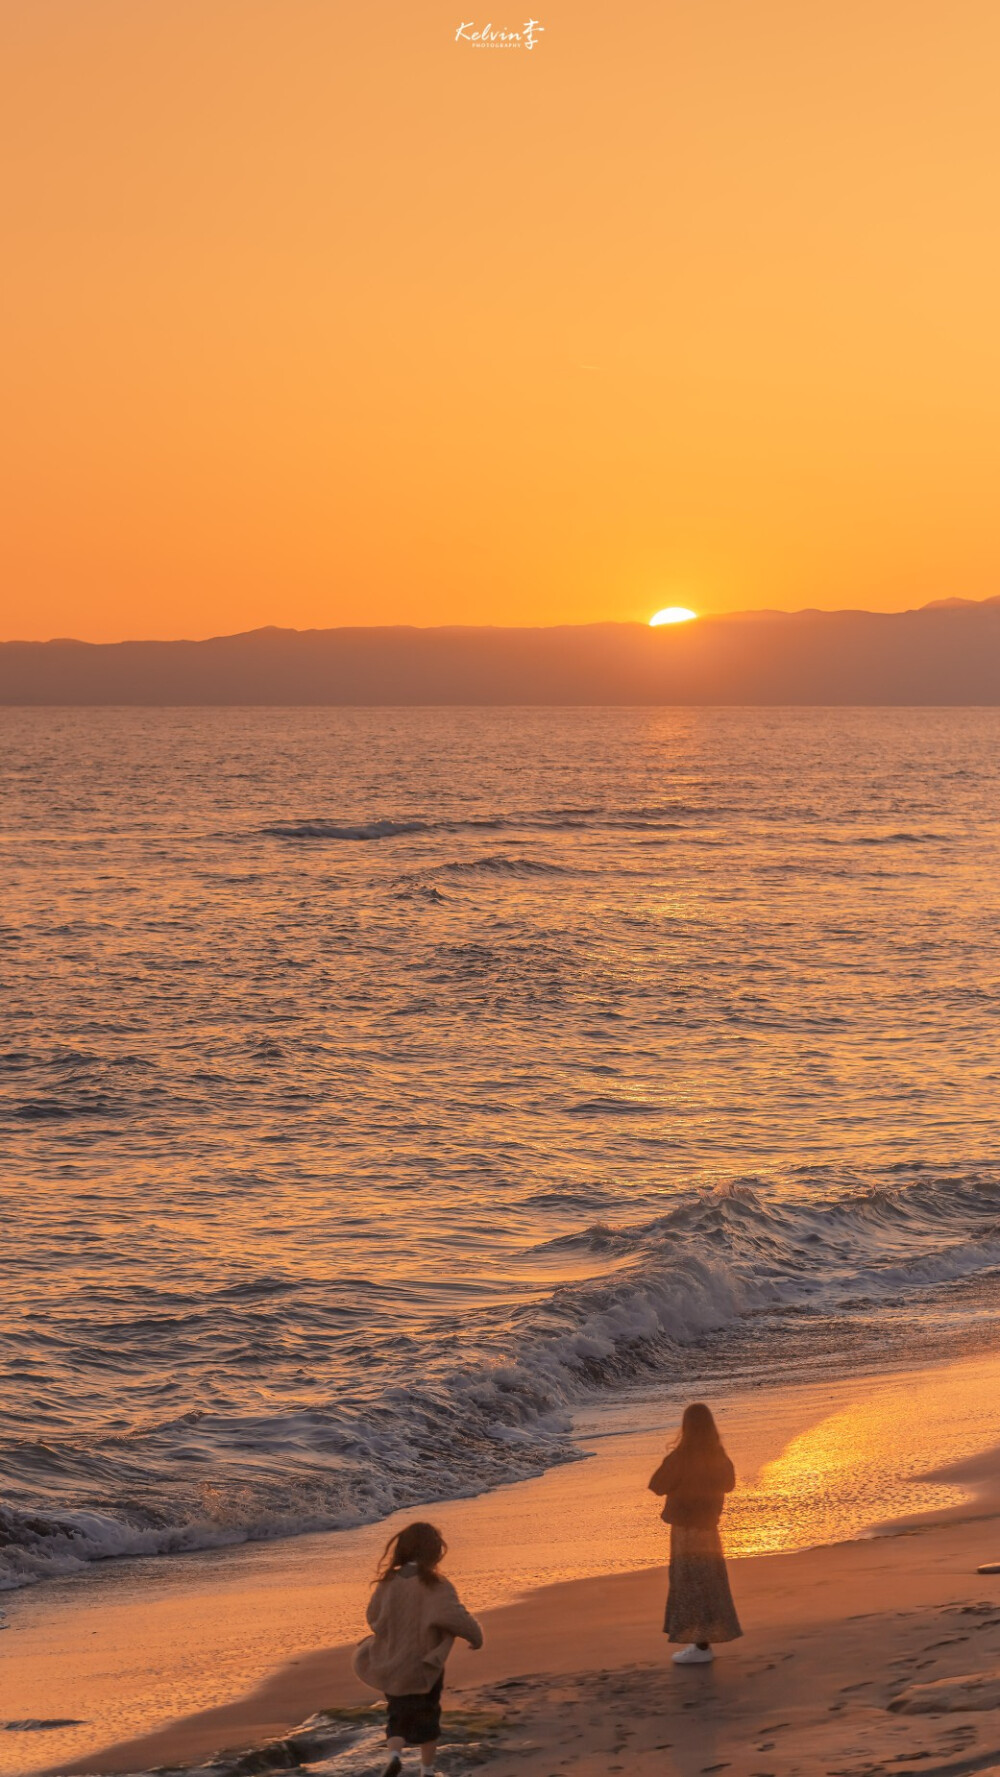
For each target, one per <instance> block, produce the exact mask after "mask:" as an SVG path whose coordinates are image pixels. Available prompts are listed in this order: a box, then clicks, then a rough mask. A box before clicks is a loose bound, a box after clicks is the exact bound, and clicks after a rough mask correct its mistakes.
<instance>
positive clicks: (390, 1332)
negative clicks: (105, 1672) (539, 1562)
mask: <svg viewBox="0 0 1000 1777" xmlns="http://www.w3.org/2000/svg"><path fill="white" fill-rule="evenodd" d="M0 747H2V758H0V771H2V797H3V802H2V831H0V844H2V859H3V881H4V894H3V904H2V910H0V957H2V971H3V1010H2V1035H0V1143H2V1222H3V1227H2V1245H0V1274H2V1278H0V1281H2V1300H3V1315H2V1333H3V1344H2V1366H0V1376H2V1400H3V1412H2V1418H0V1585H6V1586H19V1585H22V1584H25V1583H28V1582H30V1581H33V1580H37V1579H41V1578H44V1577H46V1576H48V1575H53V1574H60V1573H67V1572H74V1571H75V1572H79V1571H83V1570H84V1568H85V1564H86V1563H87V1562H89V1561H92V1560H94V1559H97V1558H101V1557H106V1556H109V1555H114V1554H139V1553H153V1552H162V1553H169V1552H171V1551H173V1550H181V1549H187V1548H193V1547H207V1546H212V1545H213V1544H220V1543H226V1542H233V1541H240V1540H243V1539H246V1538H256V1537H266V1536H278V1535H284V1534H291V1533H293V1532H295V1531H301V1530H304V1529H310V1528H313V1529H315V1528H322V1527H338V1526H348V1525H356V1524H359V1523H365V1522H371V1521H373V1520H374V1519H377V1518H379V1517H381V1516H384V1515H385V1514H387V1513H388V1512H390V1511H392V1510H395V1509H397V1508H400V1507H406V1506H407V1505H408V1504H410V1503H411V1502H417V1501H428V1500H435V1499H447V1498H454V1497H457V1496H460V1495H467V1494H469V1493H472V1492H476V1491H481V1490H483V1489H487V1488H490V1487H494V1486H497V1485H500V1484H503V1483H505V1482H508V1481H511V1480H516V1479H518V1478H520V1477H524V1476H527V1475H530V1474H536V1473H538V1472H540V1471H542V1470H543V1469H545V1468H546V1467H547V1466H550V1465H552V1464H554V1463H557V1462H559V1461H562V1460H565V1459H567V1458H569V1457H571V1456H572V1455H573V1454H575V1450H576V1447H575V1446H574V1444H573V1443H572V1441H571V1438H570V1431H571V1426H572V1415H573V1412H574V1410H575V1409H579V1408H580V1407H581V1406H583V1405H586V1406H587V1408H588V1411H593V1410H594V1408H595V1407H599V1405H600V1403H601V1402H602V1401H603V1400H613V1401H614V1403H615V1411H616V1413H617V1414H618V1415H619V1417H620V1416H621V1413H622V1411H623V1404H624V1409H625V1410H626V1412H627V1405H628V1399H629V1391H630V1390H636V1389H640V1388H641V1389H645V1390H647V1391H648V1389H649V1388H650V1387H651V1386H653V1387H659V1386H663V1387H670V1388H671V1389H673V1390H675V1391H676V1390H678V1389H683V1390H687V1389H691V1390H695V1389H699V1390H700V1389H701V1388H709V1387H712V1386H716V1387H718V1386H721V1385H722V1383H723V1382H724V1383H725V1385H726V1386H730V1385H731V1384H732V1383H733V1382H734V1381H738V1380H739V1378H740V1377H744V1378H746V1377H750V1378H753V1379H756V1380H760V1379H762V1378H764V1379H766V1378H767V1377H768V1376H777V1375H782V1376H788V1375H793V1374H796V1373H798V1374H802V1375H808V1376H814V1375H815V1374H816V1373H817V1371H818V1370H819V1371H821V1372H822V1373H827V1374H830V1375H833V1374H838V1373H842V1372H844V1371H845V1370H849V1369H850V1367H851V1365H855V1364H858V1363H861V1362H867V1363H871V1362H873V1361H876V1360H877V1359H884V1358H885V1357H886V1356H887V1355H889V1356H891V1355H894V1356H895V1357H896V1358H897V1359H898V1358H899V1356H900V1354H904V1355H905V1354H908V1353H912V1352H914V1351H915V1350H917V1349H918V1348H919V1349H920V1351H921V1352H923V1353H925V1354H926V1353H927V1352H932V1353H933V1352H934V1351H937V1350H939V1349H940V1350H941V1351H944V1350H945V1349H948V1348H950V1347H951V1346H953V1344H954V1342H955V1341H956V1340H962V1341H965V1343H966V1344H968V1342H969V1341H970V1340H972V1341H976V1340H978V1341H980V1342H982V1341H989V1340H991V1339H992V1336H993V1328H994V1324H995V1312H996V1305H997V1301H998V1299H1000V1291H998V1267H1000V1165H998V1163H997V1158H996V1145H995V1132H996V1102H997V1085H998V1059H997V1034H998V1021H1000V926H998V917H997V892H996V883H997V881H998V880H1000V813H998V810H1000V799H998V790H1000V712H998V711H993V710H850V709H846V710H844V709H838V710H808V709H801V710H684V711H677V710H653V709H638V710H637V709H614V710H610V709H579V710H535V709H532V710H520V709H510V710H476V709H471V708H470V709H426V710H406V711H402V710H395V709H352V710H339V709H304V710H303V709H298V710H283V709H204V710H202V709H197V710H195V709H190V710H188V709H175V710H143V709H109V710H86V709H52V710H39V709H34V710H17V709H6V710H3V711H0Z"/></svg>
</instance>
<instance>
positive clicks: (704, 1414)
mask: <svg viewBox="0 0 1000 1777" xmlns="http://www.w3.org/2000/svg"><path fill="white" fill-rule="evenodd" d="M674 1454H675V1455H677V1456H679V1457H680V1460H681V1464H682V1466H683V1469H684V1473H685V1475H690V1476H692V1477H694V1476H695V1475H706V1476H710V1475H712V1473H713V1472H715V1471H717V1470H718V1469H720V1468H721V1467H722V1465H723V1464H724V1463H726V1462H728V1461H729V1458H728V1456H727V1455H726V1451H725V1447H724V1445H723V1442H722V1439H721V1438H720V1436H719V1428H718V1426H717V1425H716V1423H715V1420H714V1419H713V1417H712V1409H711V1407H707V1406H706V1405H705V1402H704V1401H692V1402H691V1405H690V1406H689V1407H685V1409H684V1416H683V1418H682V1419H681V1429H680V1431H679V1432H678V1434H677V1442H676V1443H675V1445H674Z"/></svg>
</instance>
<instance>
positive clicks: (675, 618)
mask: <svg viewBox="0 0 1000 1777" xmlns="http://www.w3.org/2000/svg"><path fill="white" fill-rule="evenodd" d="M697 615H698V613H697V611H689V610H688V609H687V607H686V605H667V606H666V607H665V609H664V610H662V611H657V613H656V616H655V617H651V618H650V619H649V627H650V629H659V627H660V624H661V623H690V621H691V619H692V617H697Z"/></svg>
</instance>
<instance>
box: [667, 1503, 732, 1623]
mask: <svg viewBox="0 0 1000 1777" xmlns="http://www.w3.org/2000/svg"><path fill="white" fill-rule="evenodd" d="M663 1633H664V1635H669V1637H670V1639H671V1641H708V1642H719V1641H735V1640H736V1638H737V1636H739V1635H742V1633H743V1631H742V1629H741V1628H740V1620H739V1617H738V1616H737V1615H736V1606H735V1604H734V1603H733V1595H732V1593H731V1591H730V1590H729V1575H728V1574H727V1572H726V1558H725V1556H724V1555H723V1553H722V1540H721V1538H720V1536H719V1532H718V1530H717V1529H715V1528H714V1527H713V1528H712V1529H708V1530H695V1529H693V1528H691V1527H689V1526H686V1525H683V1524H673V1525H671V1529H670V1584H669V1588H668V1591H667V1614H666V1617H665V1618H664V1623H663Z"/></svg>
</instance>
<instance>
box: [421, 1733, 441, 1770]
mask: <svg viewBox="0 0 1000 1777" xmlns="http://www.w3.org/2000/svg"><path fill="white" fill-rule="evenodd" d="M437 1749H438V1743H437V1741H436V1740H425V1741H424V1744H423V1745H422V1747H421V1748H420V1769H421V1770H422V1771H433V1769H434V1761H435V1759H436V1758H437Z"/></svg>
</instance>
